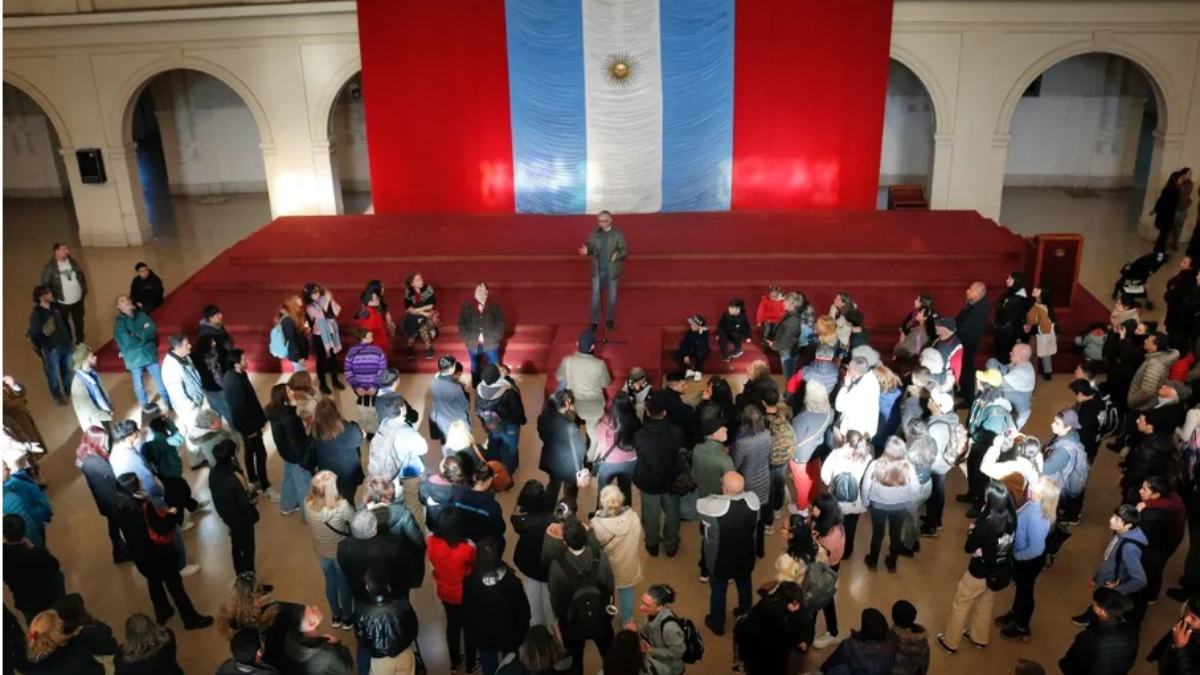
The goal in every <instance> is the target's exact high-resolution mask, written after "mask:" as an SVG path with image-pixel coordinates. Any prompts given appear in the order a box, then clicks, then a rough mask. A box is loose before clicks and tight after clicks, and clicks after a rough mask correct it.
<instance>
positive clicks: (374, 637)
mask: <svg viewBox="0 0 1200 675" xmlns="http://www.w3.org/2000/svg"><path fill="white" fill-rule="evenodd" d="M354 634H355V636H356V637H357V638H358V643H359V644H360V645H364V646H365V647H366V648H367V651H368V652H370V654H371V658H377V659H382V658H390V657H394V656H398V655H399V654H401V653H402V652H404V650H406V649H408V648H409V647H411V646H412V645H413V643H414V642H416V639H417V613H416V612H415V611H413V608H412V605H410V604H409V602H408V600H403V599H399V600H393V599H391V598H388V597H386V596H376V597H375V598H373V599H372V601H371V603H370V604H368V605H367V606H366V607H365V608H363V610H362V612H361V613H359V615H358V620H357V621H356V622H355V624H354Z"/></svg>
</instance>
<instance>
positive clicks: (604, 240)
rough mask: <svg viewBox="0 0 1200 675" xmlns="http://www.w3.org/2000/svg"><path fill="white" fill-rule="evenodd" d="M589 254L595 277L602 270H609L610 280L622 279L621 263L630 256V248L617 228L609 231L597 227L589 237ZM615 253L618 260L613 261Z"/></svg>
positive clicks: (611, 228)
mask: <svg viewBox="0 0 1200 675" xmlns="http://www.w3.org/2000/svg"><path fill="white" fill-rule="evenodd" d="M587 252H588V255H589V256H591V258H592V276H593V277H598V276H599V275H600V270H601V269H607V270H608V277H609V278H610V279H613V280H616V279H620V278H621V272H622V268H621V263H622V261H624V260H625V257H626V256H627V255H629V248H628V247H627V246H626V244H625V234H624V233H623V232H621V231H620V230H618V229H617V228H615V227H610V228H609V229H608V230H607V231H605V230H604V228H601V227H597V228H596V229H594V230H592V233H591V234H590V235H588V240H587ZM614 253H616V254H617V259H616V260H612V259H611V256H612V254H614Z"/></svg>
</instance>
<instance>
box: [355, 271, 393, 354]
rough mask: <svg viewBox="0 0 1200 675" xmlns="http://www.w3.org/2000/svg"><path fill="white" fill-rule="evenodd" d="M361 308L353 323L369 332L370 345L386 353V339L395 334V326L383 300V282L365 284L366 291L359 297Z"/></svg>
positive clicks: (373, 281)
mask: <svg viewBox="0 0 1200 675" xmlns="http://www.w3.org/2000/svg"><path fill="white" fill-rule="evenodd" d="M359 301H360V302H361V303H362V306H361V307H360V308H359V310H358V314H356V315H355V316H354V323H355V324H356V325H358V326H362V327H363V328H364V329H366V330H369V331H371V334H372V337H373V339H372V341H371V342H372V344H374V345H376V346H377V347H379V348H380V349H382V350H383V353H384V355H385V356H386V355H387V353H388V337H390V336H392V335H394V334H395V333H396V324H395V323H394V322H393V321H392V315H391V313H390V312H389V311H388V306H387V302H386V301H385V300H384V299H383V282H381V281H379V280H378V279H372V280H371V281H369V282H367V287H366V289H364V290H363V292H362V295H361V296H360V297H359Z"/></svg>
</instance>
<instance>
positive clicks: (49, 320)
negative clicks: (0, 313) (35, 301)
mask: <svg viewBox="0 0 1200 675" xmlns="http://www.w3.org/2000/svg"><path fill="white" fill-rule="evenodd" d="M26 335H28V336H29V341H30V342H32V343H33V346H34V348H35V349H37V350H38V351H39V352H41V353H45V352H47V351H49V350H51V349H70V348H71V346H72V344H73V341H72V338H71V329H69V328H67V322H66V319H64V318H63V314H62V310H60V309H59V308H58V305H54V304H52V305H50V306H49V307H42V306H41V305H34V306H33V310H32V311H31V312H30V313H29V328H28V330H27V332H26Z"/></svg>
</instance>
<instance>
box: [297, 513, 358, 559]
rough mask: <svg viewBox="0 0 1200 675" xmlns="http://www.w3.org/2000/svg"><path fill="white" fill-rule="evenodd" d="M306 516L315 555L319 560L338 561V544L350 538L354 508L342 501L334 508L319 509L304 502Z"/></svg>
mask: <svg viewBox="0 0 1200 675" xmlns="http://www.w3.org/2000/svg"><path fill="white" fill-rule="evenodd" d="M304 515H305V517H306V519H307V521H308V534H309V536H310V537H311V538H312V547H313V553H316V554H317V557H318V558H325V559H326V560H337V557H338V544H339V543H341V541H342V540H343V539H345V538H346V537H348V536H350V522H351V521H352V520H354V507H353V506H350V502H347V501H346V500H344V499H343V500H341V501H340V502H338V504H337V506H334V507H333V508H324V507H322V508H317V509H314V508H312V507H310V506H309V504H308V501H307V500H305V501H304Z"/></svg>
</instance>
